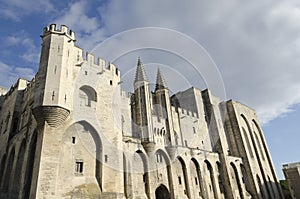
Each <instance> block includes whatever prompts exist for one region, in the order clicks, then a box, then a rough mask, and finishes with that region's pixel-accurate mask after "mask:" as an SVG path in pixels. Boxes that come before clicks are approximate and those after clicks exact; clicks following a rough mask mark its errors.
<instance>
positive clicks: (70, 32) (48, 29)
mask: <svg viewBox="0 0 300 199" xmlns="http://www.w3.org/2000/svg"><path fill="white" fill-rule="evenodd" d="M51 33H56V34H61V35H66V36H67V37H69V38H70V39H71V40H73V41H76V39H75V33H74V31H73V30H69V28H68V26H66V25H61V26H60V29H57V26H56V24H51V25H50V26H46V27H44V34H43V36H42V37H44V36H47V35H48V34H51Z"/></svg>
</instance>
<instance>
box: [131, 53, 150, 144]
mask: <svg viewBox="0 0 300 199" xmlns="http://www.w3.org/2000/svg"><path fill="white" fill-rule="evenodd" d="M134 94H135V98H134V103H135V121H134V122H135V125H136V127H135V131H136V132H137V134H138V135H139V137H140V138H142V141H143V142H145V143H148V142H153V132H152V112H151V110H152V104H151V92H150V86H149V81H148V78H147V76H146V73H145V69H144V66H143V64H142V61H141V59H140V58H138V63H137V68H136V74H135V80H134Z"/></svg>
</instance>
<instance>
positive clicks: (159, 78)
mask: <svg viewBox="0 0 300 199" xmlns="http://www.w3.org/2000/svg"><path fill="white" fill-rule="evenodd" d="M159 89H167V85H166V82H165V79H164V77H163V75H162V74H161V72H160V69H159V67H158V68H157V75H156V84H155V90H159Z"/></svg>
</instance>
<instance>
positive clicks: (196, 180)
mask: <svg viewBox="0 0 300 199" xmlns="http://www.w3.org/2000/svg"><path fill="white" fill-rule="evenodd" d="M195 184H196V185H198V179H197V177H195Z"/></svg>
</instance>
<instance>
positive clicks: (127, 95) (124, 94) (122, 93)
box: [121, 90, 132, 99]
mask: <svg viewBox="0 0 300 199" xmlns="http://www.w3.org/2000/svg"><path fill="white" fill-rule="evenodd" d="M131 96H132V93H130V92H127V91H123V90H121V97H123V98H128V99H130V98H131Z"/></svg>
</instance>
